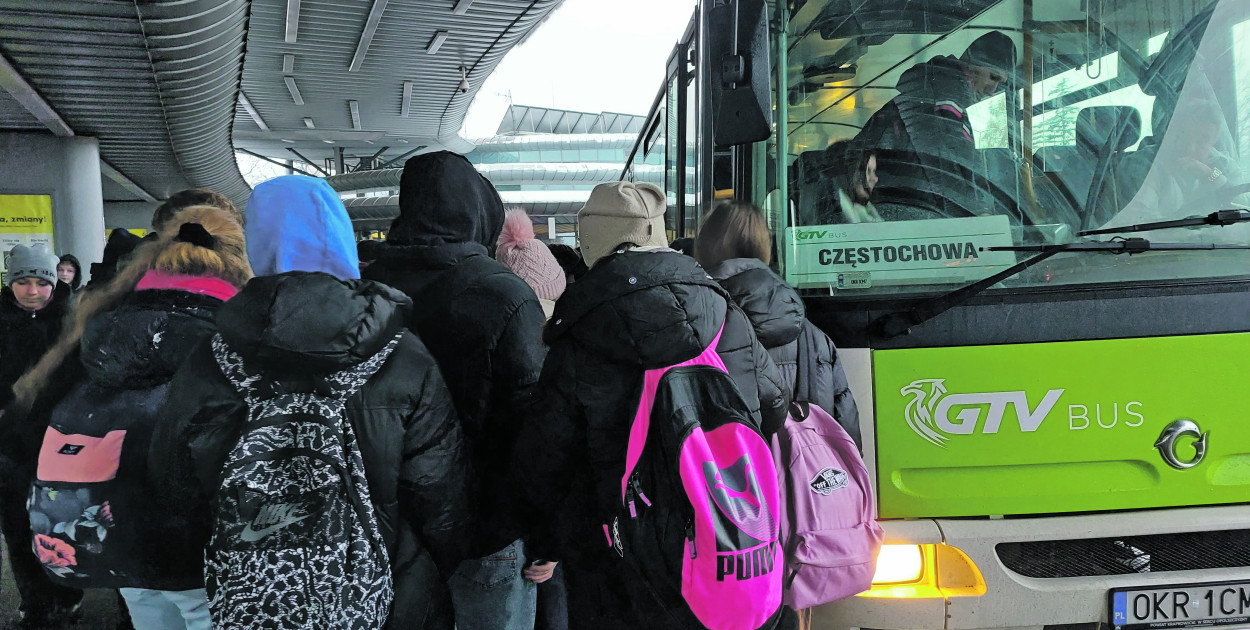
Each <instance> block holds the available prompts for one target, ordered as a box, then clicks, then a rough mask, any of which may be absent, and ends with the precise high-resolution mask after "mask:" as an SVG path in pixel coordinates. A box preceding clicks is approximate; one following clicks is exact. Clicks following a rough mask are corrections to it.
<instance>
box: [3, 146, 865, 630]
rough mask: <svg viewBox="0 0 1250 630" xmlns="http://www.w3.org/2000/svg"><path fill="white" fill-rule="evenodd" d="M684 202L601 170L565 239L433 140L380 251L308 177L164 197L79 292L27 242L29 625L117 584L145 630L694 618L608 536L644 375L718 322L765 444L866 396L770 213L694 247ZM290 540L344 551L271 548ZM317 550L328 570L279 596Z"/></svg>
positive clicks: (19, 350)
mask: <svg viewBox="0 0 1250 630" xmlns="http://www.w3.org/2000/svg"><path fill="white" fill-rule="evenodd" d="M664 213H665V197H664V194H663V193H662V191H661V190H660V189H659V188H657V187H655V186H653V185H650V184H645V183H631V182H615V183H608V184H601V185H599V186H597V187H596V188H595V189H594V190H593V191H592V193H591V195H590V198H589V200H588V201H587V202H586V204H585V206H584V207H583V208H582V209H581V211H580V212H579V213H578V237H579V241H580V244H579V247H578V248H576V249H574V248H569V247H567V246H560V245H552V246H550V247H549V246H548V245H546V244H544V243H542V242H540V241H538V240H537V239H536V238H535V234H534V230H533V224H532V222H531V221H530V219H529V217H527V216H526V215H525V214H524V213H523V212H519V211H512V212H507V211H506V210H505V208H504V206H503V204H502V202H501V200H500V197H499V195H498V193H497V192H496V191H495V189H494V187H493V186H492V185H491V184H490V182H489V181H487V180H486V179H485V178H484V177H482V176H481V175H480V174H478V172H477V171H476V170H475V169H474V168H473V166H472V165H471V164H470V163H469V161H468V160H466V159H465V158H464V157H463V156H460V155H457V154H454V153H448V152H437V153H430V154H425V155H420V156H417V157H414V158H412V159H410V160H409V161H408V162H407V163H406V165H405V167H404V172H403V176H402V180H401V185H400V214H399V217H398V218H397V219H396V220H395V221H394V223H393V224H392V226H391V228H390V230H389V231H388V233H387V236H386V241H385V243H377V242H370V241H365V242H361V243H357V239H356V234H355V232H354V230H353V228H352V225H351V221H350V219H349V217H348V214H347V211H346V209H345V208H344V206H343V204H342V202H341V201H340V199H339V196H338V194H337V193H336V192H334V191H333V190H332V189H331V188H330V187H329V185H327V184H326V183H325V182H324V181H323V180H320V179H316V178H311V177H306V176H302V175H288V176H283V177H278V178H276V179H273V180H270V181H268V182H265V183H263V184H260V185H258V186H257V187H256V188H255V190H254V191H253V193H252V197H251V199H250V200H249V203H248V206H247V212H246V217H245V218H244V216H242V215H241V214H240V213H239V212H238V211H237V210H236V209H235V208H234V206H233V205H231V203H230V202H229V201H228V200H227V199H225V198H224V197H222V196H220V195H217V194H214V193H211V192H208V191H183V192H181V193H177V194H175V195H173V196H171V197H170V198H169V199H168V200H167V201H166V202H165V203H164V204H162V205H161V206H160V208H159V209H158V210H157V212H156V215H155V217H154V219H153V230H152V233H151V234H149V235H148V236H147V237H144V238H143V239H138V237H134V236H133V235H129V234H121V235H116V234H115V235H114V236H111V237H110V239H109V243H108V248H107V249H106V255H105V260H104V261H102V262H99V263H94V264H93V265H92V269H91V282H90V284H89V285H88V286H87V287H86V288H84V289H81V290H80V289H79V288H78V285H79V284H81V278H80V272H81V268H80V266H79V264H78V261H77V260H76V259H74V258H73V257H72V256H63V257H61V258H59V259H58V258H57V257H56V256H55V255H53V254H52V253H51V252H49V251H48V249H47V248H46V247H43V246H40V245H36V246H33V247H25V246H18V247H16V248H14V250H13V251H12V253H11V256H10V258H9V261H8V267H7V277H6V283H7V285H6V286H5V287H4V289H3V293H0V357H2V358H3V360H0V379H2V382H0V392H3V396H4V397H5V400H4V401H3V403H4V412H3V416H2V419H3V422H2V423H0V443H2V444H4V448H3V451H2V452H0V464H2V465H3V469H4V470H3V472H4V474H3V475H2V477H0V478H3V479H4V481H5V483H4V486H3V489H2V490H3V494H2V496H0V518H2V522H3V528H4V537H5V540H6V542H7V544H8V546H9V557H10V559H11V563H12V566H13V570H14V575H15V577H16V579H17V583H18V589H19V592H20V596H21V615H22V623H23V625H24V626H25V627H58V626H59V625H63V624H67V623H70V622H72V621H73V620H74V619H76V618H77V616H78V615H80V614H81V612H80V606H81V600H82V589H83V588H111V589H117V590H118V591H119V592H120V598H121V600H122V601H123V602H124V606H125V608H127V609H128V611H129V618H130V621H131V623H133V627H135V628H139V629H140V630H158V629H159V630H165V629H168V628H181V627H185V628H187V629H188V630H192V629H197V630H206V629H208V628H210V627H217V628H249V627H254V628H260V627H266V628H268V627H283V628H285V627H292V628H294V627H301V628H302V627H343V628H380V627H388V628H448V629H450V628H453V627H454V628H459V629H460V630H476V629H490V630H500V629H502V630H512V629H522V628H525V629H529V628H546V629H563V628H594V629H595V630H605V629H609V628H639V627H646V628H665V627H686V626H684V625H680V624H678V622H677V621H676V620H675V619H674V618H673V617H671V616H669V615H668V614H666V613H665V611H664V610H663V609H662V607H661V606H660V605H659V604H658V603H657V601H656V600H655V598H654V597H653V594H652V593H650V592H648V591H647V589H646V588H645V587H644V586H643V584H644V583H645V580H643V579H640V578H641V577H642V576H639V575H637V574H636V573H634V571H636V568H631V567H630V566H629V565H627V564H623V563H621V562H619V557H617V555H616V554H615V553H613V548H612V547H611V546H605V545H604V544H603V535H604V526H603V525H602V523H603V506H604V505H605V504H606V503H610V502H611V501H612V498H613V496H616V497H617V500H618V501H619V494H620V493H619V491H620V483H621V475H622V470H621V467H622V464H623V462H624V460H625V450H626V448H627V443H626V442H627V438H628V434H629V424H630V422H631V421H632V420H633V419H634V415H635V410H636V409H637V407H638V404H639V402H638V396H639V390H640V388H641V386H642V382H643V375H644V372H645V371H646V370H648V369H652V368H655V367H657V366H666V365H672V364H677V363H680V362H681V361H684V360H687V359H690V358H691V357H695V356H696V355H700V353H703V352H704V351H705V349H707V348H709V347H710V346H711V344H713V343H714V340H716V341H715V343H716V345H715V347H714V350H715V352H716V353H717V354H719V355H720V357H722V358H723V360H724V365H725V368H726V370H727V371H728V373H729V375H730V377H732V379H733V381H734V383H735V384H736V386H737V388H738V390H739V392H740V393H741V394H742V397H743V400H745V401H746V402H747V404H748V406H749V407H750V409H749V410H747V411H749V413H750V416H751V418H752V422H754V423H755V424H756V425H757V427H758V429H759V430H761V431H762V432H763V433H764V434H765V435H768V434H770V433H771V432H773V431H775V430H776V429H777V428H778V427H779V426H780V425H781V423H782V422H783V421H784V420H785V418H786V413H787V408H788V405H789V402H790V401H791V400H792V399H801V400H805V401H810V402H812V403H813V404H817V405H819V406H821V407H823V408H825V409H826V410H827V411H828V412H829V413H830V414H832V415H833V416H834V417H835V418H837V419H838V421H839V423H841V424H842V425H843V426H844V427H846V428H847V430H848V432H850V433H851V434H852V435H853V436H855V438H856V440H858V419H857V413H856V409H855V403H854V400H853V399H852V397H851V395H850V391H849V388H848V385H847V383H846V378H845V375H844V374H843V371H842V368H841V364H840V363H839V361H838V356H837V351H836V349H835V348H834V347H833V344H832V343H831V342H830V341H829V339H828V338H827V337H826V336H825V335H824V334H823V333H821V332H820V331H819V330H818V329H817V328H816V327H814V326H813V325H812V324H811V322H809V321H808V320H807V319H806V317H805V315H804V307H803V303H802V301H801V300H800V299H799V296H798V294H797V293H796V292H795V291H794V289H792V288H790V287H789V286H788V285H787V284H786V283H785V282H784V281H783V280H782V279H781V278H780V277H778V276H777V275H776V274H775V273H774V272H773V271H772V270H771V269H770V268H769V266H768V265H769V262H770V255H771V249H772V248H771V240H770V239H771V237H770V235H769V233H768V231H767V228H766V226H765V222H764V219H763V217H762V215H761V213H760V211H759V210H758V209H757V208H755V207H753V206H751V205H750V204H747V203H743V202H727V203H723V204H721V205H719V206H718V207H716V208H715V209H714V210H713V211H712V212H711V213H710V214H709V216H708V218H707V220H706V222H705V224H704V226H703V227H702V229H701V231H700V233H699V235H698V237H697V238H696V239H695V240H694V242H693V244H692V248H691V249H692V254H693V255H685V254H683V253H681V252H678V251H676V250H674V249H672V248H670V243H669V242H668V239H667V236H666V234H667V232H666V226H665V217H664ZM275 401H280V403H279V402H275ZM339 418H341V420H338V419H339ZM292 470H297V471H298V472H299V473H300V474H306V475H307V478H309V479H317V480H322V481H325V484H324V485H325V487H322V485H321V484H311V485H310V486H309V487H290V484H287V486H286V487H282V483H281V479H283V477H282V475H283V474H290V473H291V471H292ZM333 480H338V481H337V482H333ZM312 486H316V487H312ZM613 486H615V492H614V488H613ZM344 488H345V490H344V491H343V492H339V489H344ZM266 496H269V497H272V496H282V497H287V498H286V499H284V501H285V502H284V503H281V504H272V503H264V502H263V499H264V497H266ZM644 499H645V497H644ZM301 501H302V502H303V503H301ZM310 502H311V503H310ZM326 523H329V524H330V529H328V530H325V531H321V530H317V531H313V528H317V527H324V526H325V524H326ZM301 536H304V537H312V538H315V539H317V540H326V541H334V543H335V544H325V545H317V546H315V547H309V548H306V549H293V548H292V547H291V544H285V543H284V544H285V546H283V545H278V546H276V547H275V546H274V545H267V543H268V542H272V541H288V542H289V541H294V540H301V538H300V537H301ZM318 537H319V538H318ZM292 544H293V543H292ZM316 572H321V573H327V574H331V575H330V578H332V579H333V580H334V582H333V584H334V585H335V586H334V587H333V590H334V592H333V593H320V592H318V593H315V594H312V593H302V592H294V591H296V590H298V589H291V588H287V587H284V585H288V584H300V583H302V582H300V580H301V579H302V578H301V577H300V575H302V574H304V573H316ZM349 600H350V601H349ZM353 602H354V604H353ZM327 608H336V610H338V613H335V612H333V611H327V610H326V609H327ZM273 610H281V611H283V612H282V615H283V617H282V618H283V619H285V622H286V623H288V624H289V625H269V623H270V622H266V621H265V620H266V619H268V617H265V615H266V614H268V613H269V612H271V611H273ZM343 611H347V612H343ZM340 613H341V614H342V616H340V617H334V616H332V615H333V614H340ZM327 615H329V616H327ZM791 616H792V615H791ZM326 619H332V620H336V621H332V622H326V621H325V620H326ZM300 620H302V621H300ZM317 620H321V622H320V623H322V624H323V625H316V624H317V623H319V622H318V621H317ZM274 623H276V622H274ZM783 623H792V620H791V619H790V618H789V617H785V618H783ZM308 624H312V625H308Z"/></svg>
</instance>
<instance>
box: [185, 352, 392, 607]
mask: <svg viewBox="0 0 1250 630" xmlns="http://www.w3.org/2000/svg"><path fill="white" fill-rule="evenodd" d="M399 339H400V336H398V335H397V336H396V337H395V339H392V340H391V342H390V344H388V345H387V346H386V347H385V348H383V349H382V350H381V351H380V352H378V353H377V354H376V355H374V356H373V357H371V358H369V359H368V360H366V361H364V362H362V363H360V364H358V365H356V366H354V367H351V368H348V369H346V370H343V371H341V372H336V373H334V374H329V375H326V376H324V377H323V379H322V382H321V383H320V384H319V386H318V387H317V391H315V392H312V393H306V392H294V393H292V392H283V391H282V390H283V389H284V388H283V387H281V386H279V385H275V384H271V383H268V382H266V381H264V380H262V378H261V377H260V376H259V375H257V374H254V373H252V372H249V371H248V369H247V367H246V366H245V365H244V361H243V358H242V357H240V356H239V355H238V354H237V353H235V352H233V351H232V350H230V348H229V347H228V346H227V344H226V343H225V341H223V340H222V338H221V335H217V336H215V337H214V338H213V341H212V347H213V355H214V357H215V358H216V359H217V364H218V366H220V367H221V371H222V373H223V374H224V375H225V376H226V377H227V378H228V379H229V380H230V382H231V383H232V384H234V386H235V388H236V389H238V390H239V392H240V393H241V394H243V397H244V399H245V400H246V401H247V405H248V419H247V424H246V425H245V426H244V427H243V431H242V435H241V436H240V438H239V441H238V442H237V443H236V444H235V446H234V448H233V449H232V450H231V451H230V454H229V455H228V456H227V458H226V461H225V464H224V466H223V467H222V470H221V477H220V483H219V484H218V486H217V492H216V495H215V496H214V497H213V499H212V508H213V520H214V522H213V528H212V535H211V538H210V540H209V543H208V547H207V549H206V551H205V563H204V580H205V586H206V588H207V590H208V599H209V609H210V611H211V613H212V619H213V627H214V628H216V629H218V630H234V629H240V630H241V629H244V628H248V629H251V628H265V629H266V630H294V629H300V630H312V629H314V628H315V629H324V628H336V629H343V630H365V629H376V628H381V627H382V626H383V625H384V624H385V623H386V619H387V614H388V613H389V611H390V606H391V600H392V598H393V596H394V590H393V585H392V581H391V570H390V559H389V558H388V556H387V551H386V545H385V542H384V541H383V539H382V534H381V532H380V531H379V530H378V524H377V519H376V517H375V515H374V511H373V504H372V503H371V502H370V498H369V486H368V483H367V481H366V479H365V469H364V462H363V460H362V458H361V454H360V447H359V446H358V444H357V441H356V435H355V432H354V431H353V429H352V425H351V422H349V421H348V419H347V417H346V407H345V401H346V400H347V399H348V398H350V397H351V396H352V395H353V394H355V393H356V392H357V391H359V390H360V388H361V387H362V386H363V385H364V384H365V382H367V381H368V380H369V378H370V377H372V376H373V374H374V373H375V372H377V370H378V369H379V368H380V367H381V366H382V364H383V363H385V362H386V359H387V357H389V356H390V354H391V352H392V351H393V350H394V349H395V347H396V346H397V345H398V344H399Z"/></svg>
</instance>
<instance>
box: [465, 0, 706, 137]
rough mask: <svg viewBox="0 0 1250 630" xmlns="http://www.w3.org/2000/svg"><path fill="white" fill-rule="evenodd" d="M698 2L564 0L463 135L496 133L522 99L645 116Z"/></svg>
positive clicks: (482, 101)
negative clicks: (509, 111) (500, 123)
mask: <svg viewBox="0 0 1250 630" xmlns="http://www.w3.org/2000/svg"><path fill="white" fill-rule="evenodd" d="M694 4H695V0H630V1H629V2H624V3H622V2H611V1H609V0H564V4H562V5H561V6H560V8H559V9H556V11H555V12H554V13H553V14H552V15H551V17H550V18H548V20H547V21H546V23H544V24H542V25H541V26H539V27H538V29H537V30H535V31H534V33H532V34H531V35H530V37H529V40H528V41H526V42H525V43H524V44H522V45H521V46H518V47H516V48H513V49H512V51H511V52H509V53H508V55H507V56H506V57H504V60H503V61H502V62H501V63H500V64H499V66H498V67H497V68H496V69H495V72H494V74H492V75H491V76H490V78H488V79H487V80H486V83H485V85H483V86H482V89H481V91H479V92H478V95H477V99H476V100H475V101H474V103H473V106H472V107H471V108H470V109H469V114H468V117H467V118H466V119H465V126H464V129H463V130H462V132H461V134H462V135H463V136H464V137H466V138H482V137H486V136H491V135H494V133H495V129H496V128H497V127H498V126H499V121H500V120H501V119H502V118H503V115H504V112H505V111H506V110H507V107H508V103H509V97H511V102H512V103H515V104H517V105H531V106H535V107H552V108H556V109H570V110H575V111H586V112H595V113H598V112H602V111H610V112H618V113H624V114H639V115H642V114H646V113H647V111H648V110H649V109H650V108H651V104H652V102H653V101H654V100H655V96H656V94H658V93H659V90H660V84H661V82H662V81H663V80H664V64H665V62H667V61H668V56H669V54H670V53H672V52H673V46H674V45H676V44H677V40H678V39H679V38H680V37H681V35H682V33H683V32H684V31H685V28H686V25H687V23H689V21H690V16H691V14H692V13H693V12H694Z"/></svg>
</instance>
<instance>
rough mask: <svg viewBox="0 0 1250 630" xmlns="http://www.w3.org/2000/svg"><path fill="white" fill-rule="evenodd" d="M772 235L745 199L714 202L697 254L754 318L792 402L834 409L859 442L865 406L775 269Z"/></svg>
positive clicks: (796, 296) (835, 353)
mask: <svg viewBox="0 0 1250 630" xmlns="http://www.w3.org/2000/svg"><path fill="white" fill-rule="evenodd" d="M770 240H771V239H770V237H769V235H768V227H767V225H766V223H765V221H764V215H763V213H762V212H760V210H759V208H756V207H755V206H753V205H751V204H749V203H747V202H744V201H726V202H723V203H721V204H719V205H717V206H716V208H714V209H713V210H712V212H711V214H709V215H708V217H707V219H706V220H705V221H704V223H703V228H702V229H701V230H700V231H699V236H698V238H697V239H696V240H695V244H694V256H695V259H697V260H698V261H699V264H701V265H703V267H704V268H706V269H707V270H708V273H709V274H711V276H712V277H713V278H715V279H716V281H717V282H720V284H721V286H722V287H725V290H726V291H728V292H729V295H730V296H731V297H732V298H733V301H734V303H735V304H737V305H738V306H739V307H741V308H742V310H743V311H745V312H746V314H747V317H750V318H751V325H752V326H753V327H754V328H755V334H756V336H757V337H759V340H760V343H762V344H764V347H765V348H767V349H768V353H769V354H770V355H772V357H773V360H774V361H775V362H776V363H777V367H778V368H780V369H781V373H782V374H783V375H784V376H785V380H786V384H787V386H788V387H787V391H789V392H791V394H793V399H794V400H800V401H803V402H809V403H812V404H814V405H816V406H818V407H820V408H821V409H824V410H825V411H827V412H829V415H831V416H833V417H834V418H835V419H836V420H837V421H838V424H840V425H842V428H844V429H846V432H847V433H848V434H850V436H851V438H852V439H854V440H855V445H856V446H859V447H860V448H863V444H861V442H860V432H859V410H858V409H857V408H856V406H855V398H854V397H853V396H852V395H851V387H850V384H849V383H848V382H847V379H846V372H845V371H844V370H843V369H842V363H841V362H840V361H839V360H838V349H837V348H836V347H835V346H834V345H833V341H832V340H831V339H829V337H828V336H827V335H825V333H824V332H822V331H821V330H820V329H819V328H817V327H816V326H815V325H814V324H812V322H810V321H808V319H807V317H806V311H805V310H804V308H803V301H802V300H800V299H799V294H798V292H797V291H795V290H794V289H793V288H792V287H791V286H790V285H788V284H786V282H785V280H782V279H781V278H780V277H778V276H777V274H775V273H773V271H772V269H769V268H768V261H769V259H770V258H771V251H772V250H771V247H770Z"/></svg>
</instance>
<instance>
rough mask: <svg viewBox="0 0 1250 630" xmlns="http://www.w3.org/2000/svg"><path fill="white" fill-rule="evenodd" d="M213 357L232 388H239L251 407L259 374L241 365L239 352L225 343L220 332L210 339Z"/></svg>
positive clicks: (241, 359)
mask: <svg viewBox="0 0 1250 630" xmlns="http://www.w3.org/2000/svg"><path fill="white" fill-rule="evenodd" d="M211 344H212V348H213V358H214V359H216V360H217V367H219V368H221V373H222V375H224V376H225V377H226V380H229V381H230V384H231V385H234V388H235V389H237V390H239V393H240V394H242V395H243V399H244V400H245V401H247V405H248V407H252V406H253V404H254V403H255V401H256V388H255V385H256V382H257V381H259V380H260V375H259V374H253V373H251V372H249V371H248V370H247V368H246V367H245V366H244V365H243V357H242V356H239V353H237V352H235V351H233V350H231V349H230V346H229V345H228V344H226V340H225V339H222V337H221V333H217V334H215V335H213V339H212V342H211Z"/></svg>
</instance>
